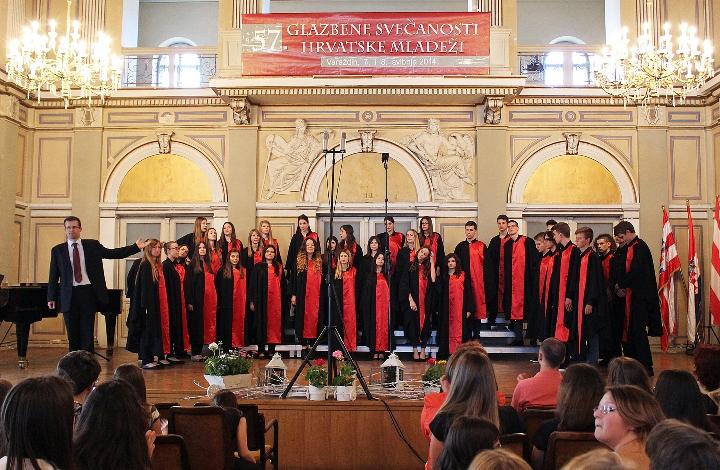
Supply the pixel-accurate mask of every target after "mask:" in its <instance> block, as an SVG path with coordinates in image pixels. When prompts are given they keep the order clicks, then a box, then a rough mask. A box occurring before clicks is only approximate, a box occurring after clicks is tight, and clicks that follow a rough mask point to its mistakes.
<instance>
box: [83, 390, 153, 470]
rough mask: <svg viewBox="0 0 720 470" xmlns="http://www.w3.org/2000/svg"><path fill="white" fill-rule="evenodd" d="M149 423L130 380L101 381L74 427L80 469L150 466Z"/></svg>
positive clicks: (119, 469)
mask: <svg viewBox="0 0 720 470" xmlns="http://www.w3.org/2000/svg"><path fill="white" fill-rule="evenodd" d="M147 424H148V415H147V411H146V409H145V407H144V406H143V405H142V404H141V403H140V400H139V399H138V397H137V394H136V392H135V390H133V387H132V386H131V385H130V384H129V383H127V382H125V381H124V380H110V381H108V382H105V383H102V384H100V385H98V386H97V388H96V389H95V390H93V391H92V393H90V395H89V396H88V399H87V401H86V402H85V404H84V405H83V409H82V412H81V413H80V417H79V418H78V422H77V425H76V427H75V440H74V444H75V461H76V462H77V465H78V469H79V470H90V469H96V468H102V469H103V470H125V469H128V468H132V469H137V470H150V469H151V468H152V466H151V464H150V455H149V454H148V448H147V442H146V440H145V431H146V430H147Z"/></svg>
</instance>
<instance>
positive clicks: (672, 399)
mask: <svg viewBox="0 0 720 470" xmlns="http://www.w3.org/2000/svg"><path fill="white" fill-rule="evenodd" d="M702 397H703V394H702V392H700V387H699V386H698V384H697V381H696V380H695V377H693V376H692V374H691V373H690V372H687V371H684V370H664V371H662V372H660V375H659V376H658V378H657V381H656V382H655V399H656V400H657V401H658V403H660V408H662V410H663V414H664V415H665V417H666V418H673V419H678V420H680V421H683V422H685V423H688V424H692V425H693V426H695V427H698V428H700V429H702V430H703V431H708V432H717V429H716V428H715V426H713V424H712V423H711V422H710V420H709V419H708V417H707V414H706V410H705V403H704V402H703V398H702Z"/></svg>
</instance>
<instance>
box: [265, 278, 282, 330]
mask: <svg viewBox="0 0 720 470" xmlns="http://www.w3.org/2000/svg"><path fill="white" fill-rule="evenodd" d="M267 273H268V274H267V283H268V285H267V288H268V289H267V295H268V298H267V312H266V315H267V318H266V319H267V330H266V341H265V342H266V343H267V344H280V343H281V338H282V331H281V330H282V289H281V287H280V277H281V276H282V275H283V272H282V265H280V266H279V267H278V274H277V276H276V275H275V270H274V269H273V266H272V265H271V264H269V265H268V269H267Z"/></svg>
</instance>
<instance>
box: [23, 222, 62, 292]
mask: <svg viewBox="0 0 720 470" xmlns="http://www.w3.org/2000/svg"><path fill="white" fill-rule="evenodd" d="M32 228H33V231H34V234H35V236H34V239H35V243H34V250H33V251H31V257H32V259H33V266H34V270H33V276H32V277H33V280H34V281H35V282H47V280H48V273H49V271H50V250H51V249H52V247H53V246H55V245H57V244H58V243H62V242H63V241H64V240H65V229H64V228H63V222H62V219H36V220H33V224H32Z"/></svg>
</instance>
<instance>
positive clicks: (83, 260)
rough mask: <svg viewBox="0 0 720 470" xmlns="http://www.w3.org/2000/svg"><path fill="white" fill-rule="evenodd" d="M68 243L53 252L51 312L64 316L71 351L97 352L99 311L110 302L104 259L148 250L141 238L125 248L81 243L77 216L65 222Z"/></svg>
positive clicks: (89, 241) (49, 287)
mask: <svg viewBox="0 0 720 470" xmlns="http://www.w3.org/2000/svg"><path fill="white" fill-rule="evenodd" d="M63 225H64V226H65V235H66V237H67V240H66V242H65V243H60V244H58V245H55V246H54V247H53V249H52V251H51V253H50V274H49V277H48V290H47V301H48V308H50V309H51V310H53V309H55V308H56V307H57V310H58V312H60V313H62V314H63V318H64V320H65V328H66V330H67V335H68V343H69V348H70V351H76V350H78V349H84V350H85V351H90V352H93V350H94V340H93V333H94V329H95V312H96V311H97V306H98V305H103V304H106V303H107V302H108V292H107V287H106V286H105V273H104V271H103V265H102V260H103V259H122V258H127V257H128V256H131V255H134V254H135V253H137V252H139V251H140V250H141V249H143V248H144V247H145V245H146V244H147V242H146V241H142V240H141V239H138V240H137V241H136V242H135V243H134V244H132V245H129V246H125V247H122V248H114V249H110V248H105V247H104V246H102V245H101V244H100V242H98V241H97V240H90V239H86V240H81V239H80V234H81V232H82V224H81V222H80V219H79V218H77V217H75V216H70V217H67V218H66V219H65V220H64V221H63Z"/></svg>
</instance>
